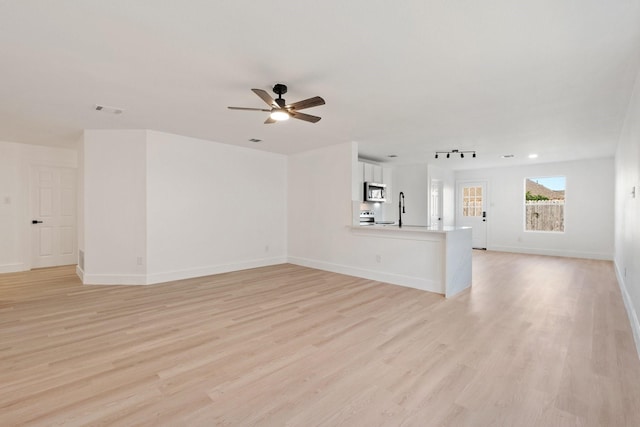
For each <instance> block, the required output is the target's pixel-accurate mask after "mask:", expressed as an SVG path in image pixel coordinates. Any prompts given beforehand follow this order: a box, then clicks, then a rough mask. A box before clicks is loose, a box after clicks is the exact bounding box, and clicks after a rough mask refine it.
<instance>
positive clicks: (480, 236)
mask: <svg viewBox="0 0 640 427" xmlns="http://www.w3.org/2000/svg"><path fill="white" fill-rule="evenodd" d="M457 200H458V203H457V208H456V225H458V226H462V227H464V226H466V227H471V228H472V230H471V245H472V246H473V248H475V249H486V248H487V184H486V182H484V181H478V182H459V183H458V188H457Z"/></svg>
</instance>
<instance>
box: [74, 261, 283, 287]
mask: <svg viewBox="0 0 640 427" xmlns="http://www.w3.org/2000/svg"><path fill="white" fill-rule="evenodd" d="M286 262H287V258H286V257H273V258H261V259H257V260H251V261H242V262H235V263H230V264H220V265H211V266H207V267H198V268H190V269H185V270H174V271H165V272H161V273H154V274H87V273H86V272H84V271H82V270H81V269H80V268H79V267H76V274H78V276H79V277H80V278H81V279H82V283H84V284H85V285H155V284H157V283H165V282H171V281H173V280H182V279H191V278H193V277H203V276H211V275H213V274H220V273H229V272H231V271H240V270H248V269H250V268H258V267H266V266H269V265H277V264H284V263H286Z"/></svg>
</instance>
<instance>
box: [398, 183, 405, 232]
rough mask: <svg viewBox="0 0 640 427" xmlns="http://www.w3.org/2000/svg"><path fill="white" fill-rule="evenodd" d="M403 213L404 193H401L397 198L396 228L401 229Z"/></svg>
mask: <svg viewBox="0 0 640 427" xmlns="http://www.w3.org/2000/svg"><path fill="white" fill-rule="evenodd" d="M403 213H405V212H404V193H403V192H402V191H401V192H400V195H399V196H398V228H402V214H403Z"/></svg>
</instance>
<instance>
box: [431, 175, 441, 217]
mask: <svg viewBox="0 0 640 427" xmlns="http://www.w3.org/2000/svg"><path fill="white" fill-rule="evenodd" d="M429 201H430V203H431V205H430V206H429V216H430V221H429V225H431V226H432V227H440V226H442V181H441V180H439V179H432V180H431V197H430V198H429Z"/></svg>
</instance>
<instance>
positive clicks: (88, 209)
mask: <svg viewBox="0 0 640 427" xmlns="http://www.w3.org/2000/svg"><path fill="white" fill-rule="evenodd" d="M81 155H82V157H83V159H84V162H83V167H84V182H83V186H84V242H83V243H81V246H82V247H83V248H84V251H85V269H84V272H82V273H81V274H82V276H83V281H84V283H91V284H150V283H158V282H163V281H168V280H176V279H183V278H188V277H196V276H203V275H207V274H215V273H221V272H226V271H233V270H240V269H244V268H252V267H258V266H264V265H271V264H278V263H283V262H285V261H286V250H287V249H286V221H287V217H286V203H287V197H286V158H285V157H284V156H282V155H279V154H272V153H266V152H262V151H258V150H250V149H246V148H239V147H233V146H231V145H225V144H219V143H215V142H211V141H204V140H198V139H194V138H188V137H183V136H178V135H170V134H166V133H161V132H154V131H146V130H87V131H85V136H84V143H83V149H82V150H81Z"/></svg>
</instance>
